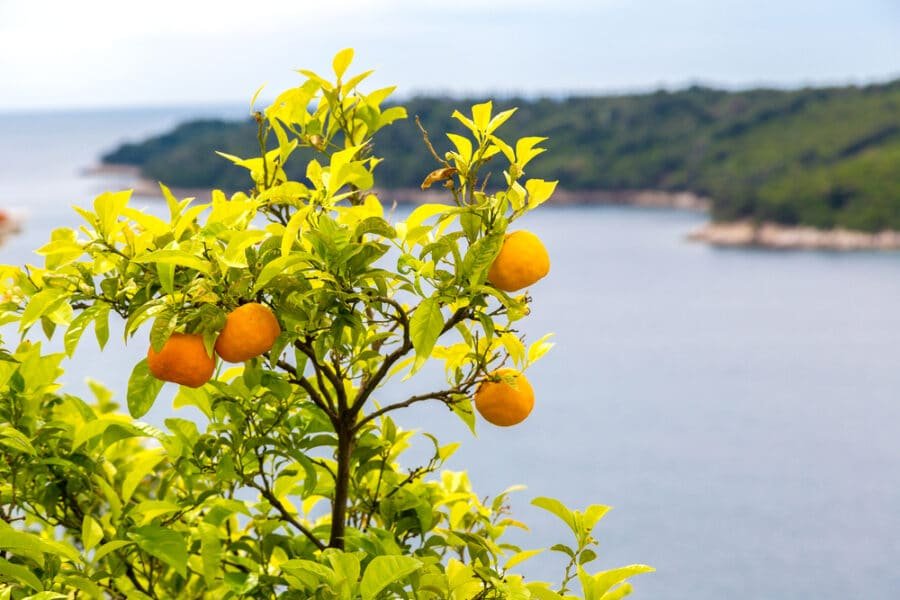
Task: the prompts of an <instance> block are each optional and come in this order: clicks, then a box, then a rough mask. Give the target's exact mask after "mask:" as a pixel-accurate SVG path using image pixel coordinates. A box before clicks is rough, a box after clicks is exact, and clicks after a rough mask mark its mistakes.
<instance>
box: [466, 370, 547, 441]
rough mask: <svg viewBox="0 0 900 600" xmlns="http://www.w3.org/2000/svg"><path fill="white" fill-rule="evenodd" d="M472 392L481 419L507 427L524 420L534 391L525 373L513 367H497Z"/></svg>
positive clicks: (532, 404)
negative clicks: (489, 379)
mask: <svg viewBox="0 0 900 600" xmlns="http://www.w3.org/2000/svg"><path fill="white" fill-rule="evenodd" d="M490 378H491V379H497V380H496V381H485V382H483V383H482V384H481V385H480V386H478V390H477V391H476V392H475V408H476V409H477V410H478V412H479V413H480V414H481V416H482V417H484V420H485V421H487V422H489V423H493V424H494V425H499V426H501V427H509V426H510V425H517V424H519V423H521V422H522V421H524V420H525V419H526V418H527V417H528V415H529V414H531V409H532V408H534V390H533V389H532V388H531V384H530V383H529V382H528V379H526V378H525V375H523V374H522V373H520V372H519V371H516V370H515V369H499V370H497V371H494V372H493V373H491V374H490Z"/></svg>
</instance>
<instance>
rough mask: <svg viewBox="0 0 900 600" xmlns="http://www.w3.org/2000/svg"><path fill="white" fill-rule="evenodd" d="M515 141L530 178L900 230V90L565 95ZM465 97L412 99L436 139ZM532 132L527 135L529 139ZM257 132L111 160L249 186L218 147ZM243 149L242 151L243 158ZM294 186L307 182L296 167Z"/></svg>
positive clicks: (405, 176)
mask: <svg viewBox="0 0 900 600" xmlns="http://www.w3.org/2000/svg"><path fill="white" fill-rule="evenodd" d="M505 104H509V105H517V106H519V114H518V119H517V120H516V121H515V122H511V123H510V126H509V128H508V131H509V134H510V135H515V136H524V135H526V133H532V134H533V133H534V132H536V133H538V134H539V135H543V136H549V137H550V138H551V139H552V147H551V149H552V150H553V152H551V153H550V154H548V155H547V156H546V157H542V158H541V160H539V161H536V163H535V165H534V166H533V168H532V173H533V174H534V175H535V176H538V177H554V178H558V179H559V181H560V185H561V186H562V187H563V188H565V189H569V190H619V189H649V188H653V189H662V190H671V191H680V190H691V191H694V192H697V193H699V194H702V195H706V196H709V197H711V198H712V199H713V216H714V217H715V218H717V219H722V220H732V219H742V218H750V219H756V220H765V221H775V222H780V223H787V224H796V223H803V224H808V225H813V226H817V227H823V228H830V227H834V226H843V227H849V228H855V229H863V230H879V229H884V228H891V229H900V169H898V168H897V165H898V161H900V123H898V120H897V114H898V110H900V81H895V82H893V83H889V84H883V85H871V86H867V87H863V88H856V87H844V88H827V89H803V90H797V91H777V90H751V91H746V92H733V93H729V92H722V91H717V90H712V89H708V88H701V87H692V88H690V89H687V90H683V91H679V92H674V93H669V92H664V91H660V92H656V93H653V94H646V95H637V96H620V97H574V98H566V99H562V100H553V99H546V98H545V99H537V100H525V99H519V98H513V99H510V100H509V101H508V102H506V103H505ZM452 105H453V101H452V100H450V99H447V98H414V99H412V100H411V101H410V102H409V103H408V104H407V107H408V109H409V110H410V112H411V114H416V115H418V116H419V117H420V118H421V121H422V123H423V124H424V125H425V127H426V128H427V129H429V130H436V131H456V132H463V131H464V128H461V127H460V125H459V123H458V122H457V123H454V121H453V120H452V119H450V118H449V117H448V115H449V114H450V112H451V107H452ZM526 129H527V132H526ZM254 131H255V127H254V125H253V124H252V123H228V122H222V121H197V122H192V123H188V124H185V125H182V126H180V127H178V128H176V129H175V130H174V131H172V132H169V133H167V134H165V135H162V136H159V137H156V138H152V139H150V140H147V141H145V142H141V143H136V144H127V145H124V146H121V147H120V148H118V149H116V150H114V151H112V152H111V153H109V154H108V155H107V156H106V157H105V160H106V161H107V162H112V163H124V164H133V165H139V166H141V168H142V171H143V173H144V175H145V176H147V177H149V178H154V179H160V178H161V179H166V180H168V181H170V182H172V183H173V184H176V185H181V186H188V187H209V186H213V185H215V186H224V187H226V188H230V189H241V188H242V187H243V186H244V185H245V184H244V181H243V180H242V179H241V178H240V177H241V174H240V172H239V171H237V170H235V169H230V168H228V167H227V166H226V165H223V164H222V163H221V162H220V161H217V160H215V158H214V156H213V155H212V153H211V152H209V150H208V149H209V148H211V147H215V148H221V149H226V150H228V151H230V152H231V151H234V152H238V153H239V151H244V150H246V149H247V148H249V147H250V146H251V145H252V144H253V143H254ZM418 147H419V140H418V131H417V129H416V127H415V125H414V124H412V123H400V124H398V125H397V126H395V127H392V128H391V129H390V130H388V131H386V132H385V134H384V135H383V136H382V137H381V139H380V140H379V142H378V148H379V151H380V152H381V154H382V155H383V156H385V157H386V158H387V159H388V160H387V161H386V163H385V165H384V168H383V169H381V172H380V177H379V181H380V184H381V185H382V186H383V187H385V188H409V187H416V186H418V184H419V183H420V181H419V180H417V177H418V174H419V173H421V172H423V170H426V169H427V168H428V157H427V156H423V155H422V154H421V153H419V152H417V149H418ZM232 149H234V150H232ZM293 176H295V177H302V173H299V172H295V173H294V174H293Z"/></svg>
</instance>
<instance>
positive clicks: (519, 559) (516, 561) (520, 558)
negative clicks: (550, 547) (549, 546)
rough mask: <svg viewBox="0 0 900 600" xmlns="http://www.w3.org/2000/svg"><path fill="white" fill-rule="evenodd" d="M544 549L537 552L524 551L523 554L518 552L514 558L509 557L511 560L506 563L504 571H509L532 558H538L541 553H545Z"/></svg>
mask: <svg viewBox="0 0 900 600" xmlns="http://www.w3.org/2000/svg"><path fill="white" fill-rule="evenodd" d="M543 551H544V549H543V548H538V549H537V550H522V551H521V552H516V553H515V554H513V555H512V556H510V557H509V560H508V561H506V565H505V566H504V567H503V568H504V570H509V569H512V568H513V567H515V566H516V565H518V564H521V563H523V562H525V561H526V560H528V559H529V558H532V557H533V556H537V555H538V554H540V553H541V552H543Z"/></svg>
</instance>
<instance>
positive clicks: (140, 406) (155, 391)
mask: <svg viewBox="0 0 900 600" xmlns="http://www.w3.org/2000/svg"><path fill="white" fill-rule="evenodd" d="M162 387H163V382H162V381H160V380H159V379H157V378H156V377H154V376H153V375H152V374H151V373H150V368H149V367H148V366H147V359H146V358H145V359H143V360H141V362H139V363H138V364H136V365H135V366H134V370H133V371H132V372H131V377H130V378H129V379H128V412H130V413H131V416H133V417H134V418H136V419H137V418H140V417H143V416H144V415H145V414H147V411H148V410H150V407H151V406H153V402H154V401H155V400H156V396H157V395H159V391H160V390H161V389H162Z"/></svg>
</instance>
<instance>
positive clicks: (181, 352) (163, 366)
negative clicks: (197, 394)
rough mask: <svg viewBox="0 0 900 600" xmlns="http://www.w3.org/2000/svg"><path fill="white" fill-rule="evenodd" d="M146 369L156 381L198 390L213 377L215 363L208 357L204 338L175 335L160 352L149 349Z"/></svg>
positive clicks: (192, 335) (184, 334) (213, 359)
mask: <svg viewBox="0 0 900 600" xmlns="http://www.w3.org/2000/svg"><path fill="white" fill-rule="evenodd" d="M147 367H149V369H150V372H151V373H152V374H153V376H154V377H156V378H157V379H162V380H163V381H171V382H172V383H177V384H180V385H186V386H188V387H193V388H196V387H200V386H201V385H203V384H204V383H206V382H207V381H209V379H210V378H211V377H212V374H213V371H214V370H215V368H216V359H215V358H213V357H212V356H210V355H209V354H207V353H206V347H205V346H204V345H203V336H201V335H196V334H189V333H173V334H172V335H171V336H170V337H169V339H168V340H167V341H166V343H165V344H164V345H163V347H162V350H160V351H159V352H157V351H156V350H154V349H153V346H150V349H149V350H147Z"/></svg>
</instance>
